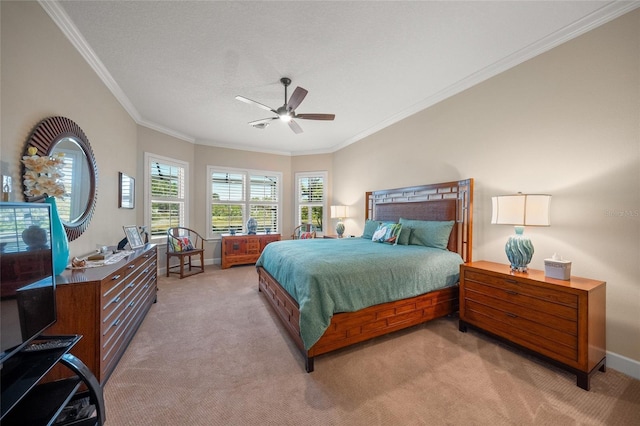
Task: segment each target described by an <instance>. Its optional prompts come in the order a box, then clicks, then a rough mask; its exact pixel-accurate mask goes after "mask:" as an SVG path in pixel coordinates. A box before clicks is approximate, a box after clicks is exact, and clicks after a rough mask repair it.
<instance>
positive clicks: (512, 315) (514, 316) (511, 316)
mask: <svg viewBox="0 0 640 426" xmlns="http://www.w3.org/2000/svg"><path fill="white" fill-rule="evenodd" d="M505 314H507V316H508V317H509V318H518V316H517V315H516V314H512V313H511V312H505Z"/></svg>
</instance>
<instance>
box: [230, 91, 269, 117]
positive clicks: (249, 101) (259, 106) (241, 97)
mask: <svg viewBox="0 0 640 426" xmlns="http://www.w3.org/2000/svg"><path fill="white" fill-rule="evenodd" d="M236 99H237V100H239V101H241V102H245V103H248V104H250V105H255V106H257V107H258V108H262V109H266V110H267V111H271V112H273V113H274V114H277V112H276V110H275V109H273V108H271V107H268V106H266V105H264V104H261V103H260V102H256V101H254V100H252V99H249V98H245V97H244V96H240V95H238V96H236Z"/></svg>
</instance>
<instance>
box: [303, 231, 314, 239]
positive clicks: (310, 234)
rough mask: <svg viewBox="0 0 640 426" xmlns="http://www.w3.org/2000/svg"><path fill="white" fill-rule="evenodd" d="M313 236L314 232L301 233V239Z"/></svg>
mask: <svg viewBox="0 0 640 426" xmlns="http://www.w3.org/2000/svg"><path fill="white" fill-rule="evenodd" d="M312 236H313V234H312V233H311V232H301V233H300V239H301V240H308V239H309V238H311V237H312Z"/></svg>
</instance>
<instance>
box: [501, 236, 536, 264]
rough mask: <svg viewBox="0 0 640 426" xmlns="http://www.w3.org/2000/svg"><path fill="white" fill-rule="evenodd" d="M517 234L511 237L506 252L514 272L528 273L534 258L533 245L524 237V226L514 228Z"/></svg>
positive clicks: (505, 248) (505, 247) (506, 245)
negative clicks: (528, 266)
mask: <svg viewBox="0 0 640 426" xmlns="http://www.w3.org/2000/svg"><path fill="white" fill-rule="evenodd" d="M514 228H515V230H516V234H515V235H512V236H511V237H509V239H508V240H507V244H505V246H504V251H505V253H506V254H507V259H509V263H510V264H511V270H512V271H519V272H526V270H527V265H529V263H531V258H532V257H533V244H532V243H531V240H530V239H529V238H528V237H525V236H524V235H523V232H524V226H514Z"/></svg>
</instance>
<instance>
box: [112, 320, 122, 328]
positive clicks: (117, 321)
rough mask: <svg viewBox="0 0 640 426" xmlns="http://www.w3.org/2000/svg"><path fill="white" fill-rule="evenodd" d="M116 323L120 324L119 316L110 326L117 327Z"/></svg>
mask: <svg viewBox="0 0 640 426" xmlns="http://www.w3.org/2000/svg"><path fill="white" fill-rule="evenodd" d="M118 324H120V318H118V319H117V320H115V321H114V322H113V324H111V327H117V326H118Z"/></svg>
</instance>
